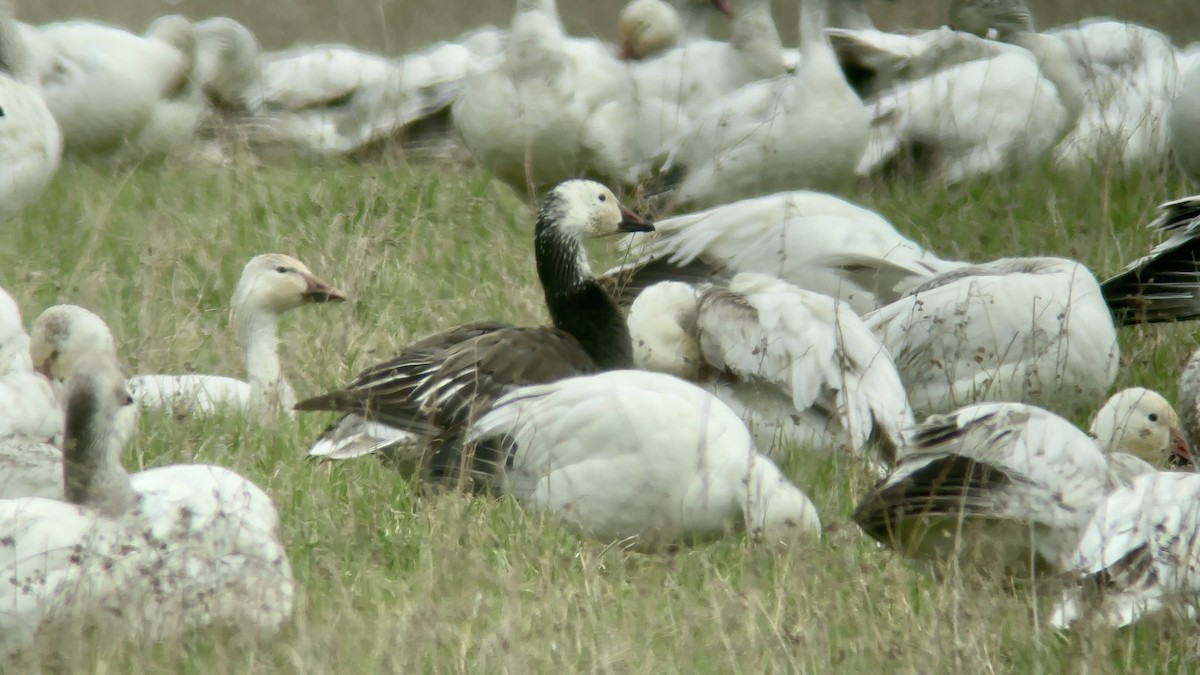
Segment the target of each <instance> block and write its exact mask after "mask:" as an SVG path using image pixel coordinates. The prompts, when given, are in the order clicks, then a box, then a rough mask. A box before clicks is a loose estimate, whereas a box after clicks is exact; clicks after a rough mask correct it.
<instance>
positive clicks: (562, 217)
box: [543, 180, 654, 238]
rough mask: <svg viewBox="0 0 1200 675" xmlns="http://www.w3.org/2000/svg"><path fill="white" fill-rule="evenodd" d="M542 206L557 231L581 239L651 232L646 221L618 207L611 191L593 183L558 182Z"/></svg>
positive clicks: (622, 207)
mask: <svg viewBox="0 0 1200 675" xmlns="http://www.w3.org/2000/svg"><path fill="white" fill-rule="evenodd" d="M543 204H544V206H543V209H546V210H549V211H550V213H549V214H547V215H548V216H549V217H550V218H552V219H554V220H555V221H557V222H556V225H557V227H558V228H559V229H560V230H562V231H563V232H566V233H570V234H573V235H575V236H577V237H580V238H587V237H603V236H607V235H612V234H619V233H621V232H653V231H654V226H653V225H651V224H650V223H649V222H647V221H646V219H644V218H642V217H641V216H639V215H637V214H636V213H634V212H633V211H630V210H629V209H627V208H625V207H624V206H621V203H620V202H618V201H617V197H616V195H614V194H613V193H612V190H609V189H608V188H606V187H604V186H603V185H601V184H599V183H597V182H595V181H590V180H569V181H566V182H563V183H559V184H558V185H557V186H555V188H554V190H552V191H551V193H550V195H549V196H547V197H546V199H545V200H544V202H543Z"/></svg>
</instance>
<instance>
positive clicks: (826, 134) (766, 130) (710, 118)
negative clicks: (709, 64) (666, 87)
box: [651, 0, 870, 209]
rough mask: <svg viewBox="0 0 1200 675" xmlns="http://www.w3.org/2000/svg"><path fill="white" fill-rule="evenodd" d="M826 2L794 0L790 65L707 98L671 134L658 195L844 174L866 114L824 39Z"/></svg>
mask: <svg viewBox="0 0 1200 675" xmlns="http://www.w3.org/2000/svg"><path fill="white" fill-rule="evenodd" d="M833 1H834V2H837V1H838V0H833ZM829 2H830V0H804V2H803V3H802V5H801V11H800V40H801V63H800V67H799V68H797V70H796V72H795V73H794V74H791V75H787V76H780V77H775V78H773V79H770V80H766V81H763V82H756V83H754V84H750V85H748V86H744V87H742V88H741V89H738V90H737V91H735V92H733V93H731V94H729V95H728V96H726V97H724V98H722V99H720V100H719V101H716V102H714V103H713V104H712V105H710V106H708V107H707V108H705V109H704V112H703V113H702V114H701V116H700V117H699V118H697V121H696V123H695V124H694V125H693V127H692V128H691V129H689V130H688V131H686V132H684V133H683V134H681V135H680V136H679V137H677V138H676V139H675V140H674V146H675V147H674V148H673V149H672V150H671V152H670V155H669V156H668V157H667V160H666V162H665V163H664V164H663V166H662V169H661V171H660V175H659V176H658V177H657V178H656V182H655V184H654V185H653V187H652V188H651V192H652V194H654V196H655V198H656V199H657V200H658V201H659V202H660V203H662V204H663V205H665V206H667V207H669V208H671V209H676V208H697V207H705V206H711V205H715V204H724V203H728V202H731V201H734V200H737V199H744V198H746V197H753V196H757V195H763V194H770V193H772V192H777V191H780V190H792V189H797V188H806V187H820V186H826V185H835V184H837V183H838V182H840V181H843V180H845V179H848V178H850V177H851V176H852V175H853V173H854V165H855V163H856V162H857V160H858V157H859V156H860V155H861V154H862V152H863V148H864V147H865V146H866V142H867V133H868V125H869V121H870V118H869V115H868V113H867V110H866V108H864V107H863V104H862V101H860V100H859V98H858V96H857V95H856V94H855V93H854V90H853V89H851V88H850V85H849V84H848V83H847V82H846V79H845V77H844V76H843V75H842V70H841V67H840V65H839V64H838V61H837V57H836V56H835V55H834V53H833V50H832V48H831V47H830V46H829V42H828V41H827V40H826V39H825V35H824V29H825V27H826V25H827V23H828V18H829Z"/></svg>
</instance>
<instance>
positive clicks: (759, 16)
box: [729, 0, 783, 65]
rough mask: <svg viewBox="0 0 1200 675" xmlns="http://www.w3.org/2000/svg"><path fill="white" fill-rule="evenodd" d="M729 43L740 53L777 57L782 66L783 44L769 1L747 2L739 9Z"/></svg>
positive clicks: (754, 0) (749, 0)
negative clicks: (753, 52) (754, 52)
mask: <svg viewBox="0 0 1200 675" xmlns="http://www.w3.org/2000/svg"><path fill="white" fill-rule="evenodd" d="M729 41H730V43H731V44H733V46H734V47H736V48H737V49H738V50H739V51H747V50H753V51H757V52H766V53H768V54H772V55H774V56H777V57H778V60H779V63H780V64H781V65H782V63H783V53H782V50H783V43H782V42H780V40H779V31H778V30H777V29H776V28H775V19H774V18H773V17H772V16H771V3H770V2H768V0H747V1H746V2H745V3H744V6H742V7H739V8H738V11H737V15H736V16H734V19H733V32H732V34H731V35H730V38H729Z"/></svg>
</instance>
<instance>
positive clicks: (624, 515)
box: [470, 371, 821, 550]
mask: <svg viewBox="0 0 1200 675" xmlns="http://www.w3.org/2000/svg"><path fill="white" fill-rule="evenodd" d="M665 420H670V424H663V422H664V421H665ZM470 437H471V438H472V439H473V440H482V441H492V444H493V445H498V446H499V451H498V452H500V453H502V455H503V456H505V457H506V458H505V459H504V460H502V461H501V460H499V459H498V460H497V461H496V463H495V465H494V467H493V471H494V472H495V473H496V474H498V476H495V477H494V478H493V481H494V482H495V484H496V485H498V487H499V491H500V492H502V493H505V494H509V495H512V496H513V497H515V498H516V499H517V500H518V501H519V502H520V503H521V504H522V506H524V507H526V508H528V509H530V510H533V511H542V512H547V513H550V514H553V515H554V516H557V517H559V518H561V519H563V520H565V521H566V522H567V523H569V524H571V525H573V526H574V527H576V528H578V529H579V530H582V531H583V532H585V533H587V534H589V535H591V536H593V537H596V538H597V539H600V540H601V541H617V542H622V543H624V544H627V545H630V546H632V547H635V548H638V549H642V550H656V549H662V548H664V547H669V546H671V545H674V544H679V543H685V542H687V541H694V540H697V539H707V538H713V537H719V536H721V535H723V534H726V533H727V532H729V531H730V530H735V529H744V530H745V531H747V532H749V533H750V534H751V535H752V536H753V537H754V539H756V540H767V541H770V542H772V543H774V542H791V541H796V540H803V539H806V538H814V539H815V538H819V537H820V533H821V523H820V520H819V519H818V516H817V511H816V508H815V507H814V506H813V504H812V502H811V501H809V499H808V497H807V496H806V495H805V494H804V493H803V492H801V491H800V490H799V489H798V488H797V487H796V486H795V485H793V484H792V483H791V482H789V481H788V480H787V479H786V478H785V477H784V476H783V474H782V473H780V471H779V469H778V468H776V466H775V465H774V464H773V463H772V462H771V460H770V459H768V458H766V457H764V456H763V455H761V454H759V453H758V452H757V451H756V450H755V447H754V441H753V440H752V439H751V437H750V434H749V433H748V432H747V431H746V427H745V425H744V424H743V423H742V421H741V419H739V418H738V416H737V414H736V413H734V412H733V411H732V410H730V409H729V408H728V407H727V406H725V405H724V404H723V403H721V402H720V401H719V400H717V399H716V398H714V397H713V396H712V395H710V394H708V393H707V392H705V391H704V390H702V389H700V388H698V387H696V386H694V385H692V384H690V383H688V382H684V381H683V380H680V379H677V378H674V377H671V376H669V375H663V374H659V373H647V372H641V371H612V372H607V373H601V374H598V375H590V376H586V377H572V378H568V379H565V380H560V381H558V382H554V383H551V384H543V385H538V386H530V387H521V388H518V389H515V390H513V391H512V392H510V393H509V394H508V395H506V396H504V397H503V398H501V399H499V400H498V401H497V402H496V403H495V406H494V407H493V408H492V409H491V410H490V411H489V412H487V414H485V415H484V416H483V417H481V418H480V419H479V421H478V422H476V423H475V425H474V427H473V428H472V429H471V434H470Z"/></svg>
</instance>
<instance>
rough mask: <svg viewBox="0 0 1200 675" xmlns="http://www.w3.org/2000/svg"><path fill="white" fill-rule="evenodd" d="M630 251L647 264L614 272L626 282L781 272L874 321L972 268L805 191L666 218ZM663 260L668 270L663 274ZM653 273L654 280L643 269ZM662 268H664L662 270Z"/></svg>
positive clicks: (874, 216) (867, 214)
mask: <svg viewBox="0 0 1200 675" xmlns="http://www.w3.org/2000/svg"><path fill="white" fill-rule="evenodd" d="M654 230H655V231H654V233H653V234H646V235H633V236H632V237H631V238H629V239H628V241H626V242H622V246H623V247H625V246H627V245H628V244H632V246H631V247H630V250H632V251H633V252H634V253H635V254H637V255H638V256H639V257H638V259H637V260H636V261H635V262H634V263H632V264H627V265H624V266H621V267H618V268H615V269H612V270H609V271H608V272H606V273H605V275H606V276H609V277H615V278H618V279H622V282H623V283H628V282H627V281H625V280H624V277H626V276H627V275H628V274H630V273H632V274H633V284H634V286H633V288H634V289H635V290H636V287H637V285H639V281H638V279H639V276H653V273H656V272H661V273H662V274H663V275H665V276H667V277H670V276H671V275H672V268H680V273H681V274H686V271H685V270H686V268H688V267H689V266H695V265H699V266H701V267H703V268H707V269H708V270H710V271H718V272H723V273H727V274H737V273H738V272H759V273H763V274H771V275H773V276H776V277H779V278H780V279H783V280H784V281H787V282H789V283H792V284H795V285H796V286H799V287H800V288H803V289H806V290H810V291H815V292H817V293H823V294H825V295H828V296H831V297H835V298H838V299H839V300H841V301H842V302H845V303H847V304H848V305H850V306H851V307H852V308H853V309H854V311H855V312H857V313H859V314H865V313H867V312H870V311H873V310H875V309H877V308H879V307H881V306H883V305H886V304H889V303H891V302H894V301H895V300H898V299H899V298H900V297H901V296H902V295H903V294H904V293H905V291H907V290H909V289H910V288H913V287H915V286H917V285H920V284H921V283H923V282H925V281H928V280H929V279H930V278H932V277H933V276H935V275H937V274H939V273H941V272H946V271H950V270H952V269H955V268H958V267H962V266H963V265H965V264H966V263H960V262H955V261H950V260H942V259H941V258H938V257H937V256H936V255H934V254H933V253H931V252H929V251H927V250H925V249H924V248H922V247H921V246H920V245H919V244H917V243H916V242H914V241H912V240H911V239H908V238H907V237H904V236H903V235H901V234H900V233H899V232H897V231H896V228H895V227H893V226H892V224H891V223H889V222H888V221H887V220H886V219H884V218H883V216H881V215H879V214H878V213H876V212H874V211H872V210H870V209H866V208H863V207H861V206H858V205H857V204H853V203H851V202H848V201H846V200H844V199H841V198H839V197H835V196H833V195H829V194H824V193H821V192H810V191H806V190H796V191H791V192H780V193H777V194H773V195H767V196H765V197H754V198H751V199H743V200H741V201H738V202H734V203H732V204H724V205H722V206H715V207H713V208H711V209H707V210H704V211H698V212H696V213H688V214H684V215H679V216H675V217H672V218H667V219H665V220H660V221H658V222H656V223H655V224H654ZM655 261H665V263H666V264H667V266H668V269H666V270H665V271H663V270H654V269H653V268H654V267H655V266H654V265H651V263H654V262H655ZM647 266H650V271H651V273H652V274H645V273H639V272H638V270H639V269H641V268H644V267H647ZM658 267H661V265H658Z"/></svg>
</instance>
